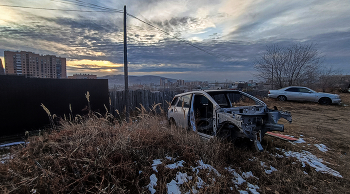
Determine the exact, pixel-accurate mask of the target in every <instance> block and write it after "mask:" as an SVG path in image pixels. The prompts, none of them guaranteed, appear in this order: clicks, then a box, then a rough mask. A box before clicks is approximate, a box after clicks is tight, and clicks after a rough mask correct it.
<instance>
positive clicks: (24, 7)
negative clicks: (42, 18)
mask: <svg viewBox="0 0 350 194" xmlns="http://www.w3.org/2000/svg"><path fill="white" fill-rule="evenodd" d="M0 6H2V7H15V8H23V9H39V10H48V11H76V12H119V11H113V10H111V11H107V10H103V11H89V10H74V9H51V8H42V7H26V6H18V5H1V4H0ZM119 13H120V12H119Z"/></svg>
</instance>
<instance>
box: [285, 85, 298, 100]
mask: <svg viewBox="0 0 350 194" xmlns="http://www.w3.org/2000/svg"><path fill="white" fill-rule="evenodd" d="M284 94H285V96H286V97H287V100H302V98H301V93H300V92H299V88H298V87H290V88H288V89H286V90H285V93H284Z"/></svg>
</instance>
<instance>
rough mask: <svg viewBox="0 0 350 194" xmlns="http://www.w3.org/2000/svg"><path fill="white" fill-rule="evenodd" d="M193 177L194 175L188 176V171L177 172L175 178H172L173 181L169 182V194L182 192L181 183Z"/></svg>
mask: <svg viewBox="0 0 350 194" xmlns="http://www.w3.org/2000/svg"><path fill="white" fill-rule="evenodd" d="M191 179H192V177H191V176H187V173H181V172H177V173H176V178H175V180H171V182H170V183H168V184H167V188H168V194H181V191H180V187H179V185H182V184H184V183H186V182H188V181H189V180H191Z"/></svg>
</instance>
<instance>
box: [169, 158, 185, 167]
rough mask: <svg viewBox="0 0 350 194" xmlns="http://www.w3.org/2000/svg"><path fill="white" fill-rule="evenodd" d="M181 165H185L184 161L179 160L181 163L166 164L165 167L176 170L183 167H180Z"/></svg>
mask: <svg viewBox="0 0 350 194" xmlns="http://www.w3.org/2000/svg"><path fill="white" fill-rule="evenodd" d="M183 163H185V161H183V160H181V161H178V162H176V163H174V164H168V165H166V166H165V167H167V168H170V169H175V168H178V167H184V166H183V165H182V164H183Z"/></svg>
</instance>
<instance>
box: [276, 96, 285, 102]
mask: <svg viewBox="0 0 350 194" xmlns="http://www.w3.org/2000/svg"><path fill="white" fill-rule="evenodd" d="M277 99H278V100H279V101H287V97H285V96H278V97H277Z"/></svg>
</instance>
